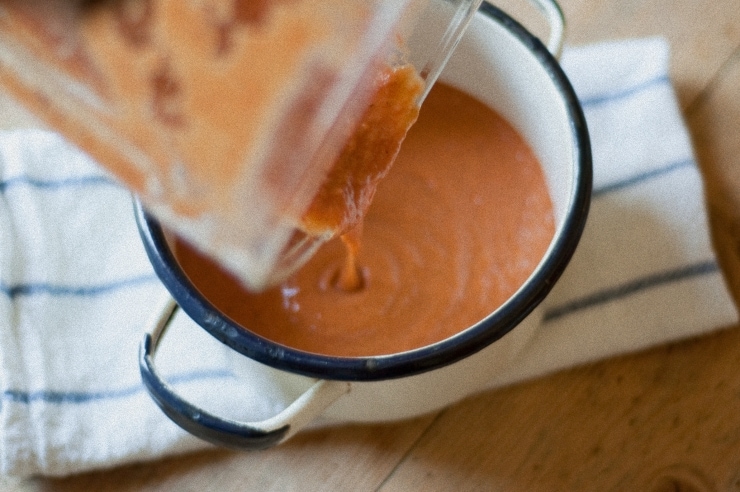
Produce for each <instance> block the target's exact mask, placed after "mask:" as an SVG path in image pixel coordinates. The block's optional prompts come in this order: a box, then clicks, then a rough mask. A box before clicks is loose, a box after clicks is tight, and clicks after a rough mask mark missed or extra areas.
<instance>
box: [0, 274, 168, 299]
mask: <svg viewBox="0 0 740 492" xmlns="http://www.w3.org/2000/svg"><path fill="white" fill-rule="evenodd" d="M157 280H158V279H157V276H156V275H154V274H147V275H141V276H139V277H132V278H128V279H123V280H117V281H113V282H108V283H105V284H100V285H91V286H85V287H74V286H68V285H54V284H49V283H31V284H17V285H5V284H2V283H0V294H3V295H5V296H7V297H10V298H11V299H15V298H16V297H21V296H23V297H28V296H35V295H41V294H46V295H51V296H70V297H95V296H99V295H104V294H107V293H109V292H115V291H118V290H121V289H125V288H128V287H136V286H138V285H141V284H147V283H152V282H156V281H157Z"/></svg>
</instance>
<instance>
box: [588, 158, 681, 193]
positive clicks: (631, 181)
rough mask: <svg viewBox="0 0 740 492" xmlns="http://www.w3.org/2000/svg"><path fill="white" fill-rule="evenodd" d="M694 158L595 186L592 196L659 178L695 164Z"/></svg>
mask: <svg viewBox="0 0 740 492" xmlns="http://www.w3.org/2000/svg"><path fill="white" fill-rule="evenodd" d="M694 165H695V163H694V160H693V159H684V160H681V161H676V162H672V163H670V164H668V165H666V166H664V167H661V168H658V169H651V170H650V171H645V172H643V173H639V174H636V175H634V176H630V177H628V178H625V179H622V180H619V181H615V182H614V183H609V184H607V185H604V186H601V187H599V188H594V190H593V192H592V196H593V197H594V198H596V197H599V196H601V195H605V194H607V193H611V192H613V191H618V190H621V189H623V188H628V187H630V186H633V185H636V184H640V183H642V182H643V181H647V180H649V179H652V178H657V177H660V176H663V175H665V174H669V173H671V172H673V171H677V170H679V169H683V168H685V167H690V166H694Z"/></svg>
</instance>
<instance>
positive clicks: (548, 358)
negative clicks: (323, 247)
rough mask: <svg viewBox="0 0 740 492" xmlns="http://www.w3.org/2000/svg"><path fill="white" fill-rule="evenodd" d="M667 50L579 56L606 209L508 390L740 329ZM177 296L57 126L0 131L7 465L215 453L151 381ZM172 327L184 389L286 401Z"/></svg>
mask: <svg viewBox="0 0 740 492" xmlns="http://www.w3.org/2000/svg"><path fill="white" fill-rule="evenodd" d="M668 59H669V49H668V45H667V43H666V42H665V41H664V40H662V39H658V38H650V39H639V40H627V41H619V42H614V43H604V44H600V45H594V46H587V47H578V48H575V47H572V48H569V49H567V50H566V51H565V54H564V57H563V66H564V68H565V70H566V72H567V73H568V74H569V76H570V77H571V79H572V82H573V84H574V86H575V88H576V91H577V93H578V94H579V97H580V98H581V100H582V102H583V106H584V110H585V112H586V118H587V121H588V125H589V128H590V132H591V137H592V144H593V152H594V168H595V190H594V199H593V205H592V208H591V214H590V218H589V222H588V226H587V228H586V231H585V233H584V237H583V241H582V243H581V245H580V247H579V249H578V250H577V252H576V255H575V257H574V259H573V261H572V262H571V265H570V266H569V268H568V269H567V270H566V272H565V274H564V276H563V278H562V280H561V282H560V283H559V284H558V285H557V286H556V288H555V289H554V290H553V292H552V294H551V295H550V296H549V297H548V298H547V299H546V301H545V302H544V311H543V312H544V319H543V321H542V323H541V326H540V327H539V328H538V332H537V334H536V335H535V337H534V340H533V342H532V344H531V345H530V346H528V348H527V350H526V351H525V352H524V354H523V355H522V358H521V360H519V361H518V363H517V364H516V365H515V366H514V367H512V369H511V370H510V371H509V372H507V373H506V374H502V375H500V377H498V378H497V379H496V380H495V381H492V383H491V385H492V386H496V385H501V384H508V383H511V382H514V381H518V380H522V379H527V378H532V377H535V376H539V375H543V374H546V373H549V372H552V371H554V370H557V369H561V368H565V367H569V366H573V365H575V364H581V363H584V362H587V361H592V360H596V359H599V358H603V357H607V356H612V355H616V354H620V353H625V352H628V351H634V350H638V349H643V348H646V347H649V346H653V345H656V344H659V343H665V342H668V341H671V340H676V339H680V338H685V337H688V336H693V335H699V334H701V333H705V332H708V331H711V330H714V329H718V328H721V327H725V326H729V325H732V324H734V323H736V321H737V312H736V309H735V306H734V304H733V303H732V301H731V298H730V296H729V295H728V292H727V289H726V287H725V284H724V282H723V278H722V275H721V272H720V271H719V268H718V266H717V263H716V259H715V255H714V253H713V251H712V249H711V244H710V239H709V231H708V226H707V218H706V210H705V207H704V198H703V187H702V180H701V176H700V174H699V172H698V169H697V166H696V163H695V162H694V156H693V153H692V148H691V144H690V140H689V136H688V134H687V131H686V128H685V125H684V124H683V121H682V118H681V114H680V112H679V109H678V107H677V103H676V98H675V95H674V93H673V89H672V86H671V83H670V80H669V78H668ZM164 294H165V293H164V288H163V287H162V286H161V285H160V283H159V281H158V280H157V279H156V277H155V275H154V274H153V272H152V269H151V267H150V266H149V263H148V261H147V259H146V256H145V254H144V252H143V248H142V246H141V243H140V241H139V237H138V233H137V231H136V227H135V224H134V219H133V215H132V205H131V197H130V196H129V194H128V193H127V192H126V190H124V189H122V188H121V187H120V186H118V185H117V184H115V183H114V182H113V181H111V180H110V179H109V178H108V177H107V176H106V175H105V174H104V173H103V172H102V171H101V170H100V169H99V168H98V167H97V166H96V165H95V164H94V163H93V162H91V161H90V160H89V159H88V158H87V157H86V156H85V155H84V154H82V153H81V152H79V151H78V150H76V149H75V148H73V147H71V146H69V145H68V144H66V143H65V142H64V140H62V139H61V138H60V137H58V136H57V135H55V134H53V133H50V132H47V131H43V130H28V129H26V130H15V131H7V132H3V133H0V404H1V405H2V406H1V407H0V473H3V474H10V475H17V476H25V475H31V474H48V475H65V474H70V473H74V472H79V471H83V470H89V469H95V468H102V467H109V466H114V465H118V464H123V463H127V462H132V461H140V460H146V459H153V458H157V457H162V456H165V455H171V454H176V453H182V452H185V451H189V450H194V449H199V448H202V447H205V446H206V444H205V443H203V442H201V441H199V440H197V439H196V438H194V437H192V436H190V435H188V434H187V433H186V432H184V431H182V430H181V429H179V428H178V427H177V426H176V425H175V424H173V423H171V422H170V421H169V420H168V419H167V418H166V417H165V416H164V415H163V414H162V413H161V412H160V410H159V409H158V408H157V407H156V405H155V404H154V403H152V401H151V400H150V398H149V396H148V395H147V394H146V391H145V390H144V388H143V385H142V384H141V382H140V378H139V372H138V361H137V352H138V345H139V343H140V341H141V338H142V336H143V333H144V332H145V330H146V329H147V327H146V324H147V320H148V319H149V316H150V314H151V310H152V309H153V307H154V306H155V305H156V303H157V302H158V300H159V299H160V298H161V297H162V296H163V295H164ZM174 324H175V326H173V327H172V328H171V330H180V332H179V334H178V335H177V336H168V337H167V342H166V344H165V346H163V348H162V350H161V351H160V352H159V353H158V360H157V363H158V367H159V368H160V369H161V370H162V372H164V373H165V374H166V375H167V379H168V380H169V381H170V382H171V383H172V384H173V385H174V386H175V388H176V389H177V391H180V392H181V393H184V394H186V396H187V397H189V398H191V399H193V400H195V401H207V402H208V405H209V407H208V409H209V410H212V411H214V412H218V413H221V414H223V415H235V414H236V413H237V412H238V414H239V415H240V416H244V415H246V416H249V417H250V418H253V419H260V418H264V417H266V416H268V415H271V414H272V413H274V412H275V411H277V410H279V409H281V408H283V406H284V405H285V403H286V402H285V401H283V399H282V398H280V397H276V396H271V395H274V394H275V392H274V391H272V392H271V391H270V389H271V388H270V384H271V383H270V381H269V380H266V379H264V378H263V377H262V374H261V375H260V376H259V377H255V378H253V379H252V380H250V379H247V380H245V379H243V378H242V379H240V380H238V381H237V380H236V378H235V377H234V376H233V375H232V374H231V373H230V371H229V369H228V367H229V363H228V355H227V352H226V351H225V350H224V349H223V347H222V346H221V345H220V344H219V343H218V342H216V341H215V340H214V339H212V338H211V337H210V336H208V335H207V334H206V333H205V331H204V330H201V329H199V328H197V327H196V326H194V324H193V323H192V321H190V320H189V319H188V318H187V317H186V316H184V315H182V314H180V315H178V317H177V318H176V320H175V323H174ZM183 354H185V355H183ZM190 354H197V356H196V355H190ZM233 385H238V388H239V390H238V391H230V390H229V388H231V387H232V386H233ZM233 387H236V386H233ZM214 395H215V396H216V397H215V398H214V397H213V396H214Z"/></svg>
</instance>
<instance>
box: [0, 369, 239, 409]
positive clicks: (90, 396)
mask: <svg viewBox="0 0 740 492" xmlns="http://www.w3.org/2000/svg"><path fill="white" fill-rule="evenodd" d="M233 377H234V374H233V373H232V372H230V371H226V370H220V371H217V370H213V371H200V372H192V373H186V374H180V375H177V376H172V377H169V378H167V382H168V383H169V384H173V385H176V384H187V383H191V382H197V381H205V380H209V379H227V378H233ZM144 391H145V388H144V386H143V385H142V384H137V385H135V386H130V387H128V388H121V389H117V390H107V391H90V392H75V391H68V392H62V391H46V390H40V391H30V392H29V391H17V390H6V391H4V392H3V393H2V400H3V401H12V402H15V403H24V404H30V403H34V402H37V401H42V402H45V403H52V404H56V405H62V404H83V403H89V402H95V401H101V400H116V399H122V398H128V397H130V396H134V395H137V394H139V393H142V392H144Z"/></svg>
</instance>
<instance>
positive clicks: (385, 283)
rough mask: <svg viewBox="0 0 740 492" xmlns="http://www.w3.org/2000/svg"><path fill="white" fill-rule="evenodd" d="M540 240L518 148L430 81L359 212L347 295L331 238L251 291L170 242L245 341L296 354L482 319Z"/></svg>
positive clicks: (345, 348) (548, 217) (536, 206)
mask: <svg viewBox="0 0 740 492" xmlns="http://www.w3.org/2000/svg"><path fill="white" fill-rule="evenodd" d="M553 233H554V223H553V216H552V204H551V201H550V197H549V195H548V192H547V188H546V185H545V181H544V176H543V173H542V170H541V168H540V166H539V163H538V162H537V159H536V158H535V156H534V155H533V153H532V152H531V150H530V149H529V147H528V146H527V144H526V143H525V142H524V141H523V140H522V138H521V137H520V136H519V135H518V134H517V132H516V131H514V130H513V129H512V128H511V126H510V125H509V124H508V123H507V122H506V121H505V120H503V119H502V118H501V117H500V116H499V115H497V114H496V113H494V112H493V111H491V110H490V109H488V108H487V107H486V106H484V105H483V104H481V103H479V102H478V101H476V100H474V99H473V98H471V97H469V96H467V95H465V94H463V93H461V92H459V91H457V90H455V89H452V88H450V87H446V86H444V85H440V84H437V86H435V88H434V89H433V90H432V91H431V93H430V95H429V97H428V98H427V100H426V101H425V103H424V106H423V108H422V110H421V113H420V115H419V119H418V121H417V123H416V125H415V126H414V127H413V128H412V129H411V131H410V132H409V134H408V136H407V138H406V140H405V142H404V143H403V146H402V148H401V151H400V153H399V156H398V159H397V161H396V163H395V165H394V167H393V169H392V171H391V172H390V173H389V174H388V176H387V177H386V178H385V180H384V181H382V182H381V183H380V185H379V187H378V190H377V193H376V195H375V199H374V201H373V204H372V206H371V207H370V209H369V212H368V214H367V216H366V217H365V221H364V227H363V231H362V240H361V242H360V243H359V245H360V248H359V250H358V251H357V252H356V253H357V254H356V259H355V260H356V262H357V265H356V268H357V269H359V272H360V275H361V280H362V284H361V287H360V288H359V289H356V290H349V291H348V290H347V289H342V288H341V283H342V280H341V278H340V276H341V272H342V269H343V264H344V262H345V261H347V260H346V258H347V254H346V251H345V246H344V245H343V244H342V241H341V240H340V239H337V240H335V241H333V242H331V243H329V244H327V245H326V246H325V247H323V248H322V249H321V250H320V251H319V252H318V253H317V254H316V256H315V257H314V258H312V259H311V261H310V262H309V263H308V264H307V265H306V266H305V267H304V268H303V269H301V271H299V272H298V273H297V274H296V275H295V276H293V277H292V278H291V279H289V280H288V281H287V282H285V283H284V284H283V285H282V286H280V287H278V288H274V289H272V290H269V291H266V292H263V293H260V294H252V293H250V292H248V291H246V290H244V289H243V288H242V287H241V285H240V284H239V283H238V281H236V280H235V279H234V278H232V277H231V276H230V275H229V274H227V273H225V272H224V271H223V270H221V269H220V268H219V267H218V266H217V265H215V264H214V263H213V262H211V261H210V260H208V259H206V258H204V257H202V256H201V255H199V254H198V253H197V252H195V251H194V250H192V249H190V248H189V247H188V246H187V245H185V244H183V243H178V245H177V255H178V258H179V259H180V262H181V264H182V266H183V268H184V270H185V271H186V273H187V274H188V275H189V277H190V278H191V280H192V281H193V282H194V283H195V285H196V286H197V287H198V288H199V289H200V290H201V292H202V293H203V294H204V295H205V296H206V297H207V298H208V299H209V300H210V301H211V302H212V303H213V304H214V305H215V306H216V307H217V308H219V309H220V310H221V311H223V312H224V313H225V314H226V315H227V316H229V317H230V318H232V319H233V320H234V321H236V322H237V323H239V324H240V325H241V326H244V327H245V328H247V329H249V330H251V331H253V332H254V333H257V334H259V335H261V336H263V337H265V338H268V339H271V340H273V341H275V342H278V343H281V344H284V345H286V346H290V347H293V348H297V349H300V350H305V351H308V352H314V353H320V354H327V355H338V356H369V355H381V354H390V353H396V352H401V351H405V350H409V349H414V348H418V347H422V346H425V345H429V344H432V343H434V342H437V341H440V340H443V339H445V338H448V337H450V336H452V335H454V334H455V333H457V332H459V331H461V330H463V329H465V328H467V327H469V326H471V325H473V324H475V323H476V322H478V321H480V320H481V319H483V318H484V317H485V316H487V315H488V314H490V313H491V312H492V311H494V310H495V309H496V308H497V307H498V306H500V305H501V304H502V303H503V302H504V301H505V300H506V299H507V298H508V297H510V296H511V295H512V294H513V293H514V292H515V291H516V290H517V289H518V288H519V286H521V285H522V283H523V282H524V281H525V279H526V278H527V277H528V276H529V275H530V274H531V272H532V271H533V269H534V268H535V266H536V265H537V263H538V262H539V260H540V258H542V256H543V254H544V252H545V250H546V249H547V247H548V245H549V242H550V240H551V238H552V236H553ZM345 239H346V238H345Z"/></svg>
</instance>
